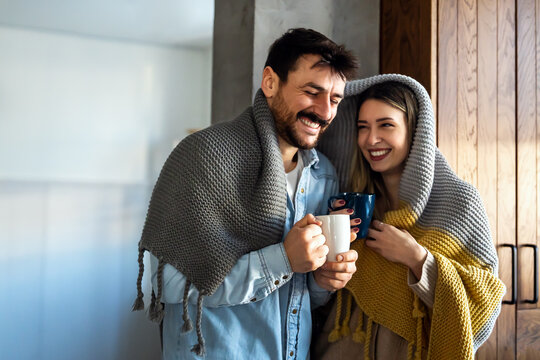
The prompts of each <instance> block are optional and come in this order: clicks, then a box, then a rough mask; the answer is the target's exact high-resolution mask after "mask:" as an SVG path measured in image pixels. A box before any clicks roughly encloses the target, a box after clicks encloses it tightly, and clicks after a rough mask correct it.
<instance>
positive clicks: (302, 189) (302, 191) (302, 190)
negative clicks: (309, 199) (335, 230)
mask: <svg viewBox="0 0 540 360" xmlns="http://www.w3.org/2000/svg"><path fill="white" fill-rule="evenodd" d="M300 192H301V193H302V194H303V193H304V188H301V189H300ZM291 356H292V355H291Z"/></svg>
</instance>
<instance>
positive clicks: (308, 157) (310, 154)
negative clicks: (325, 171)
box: [298, 149, 319, 169]
mask: <svg viewBox="0 0 540 360" xmlns="http://www.w3.org/2000/svg"><path fill="white" fill-rule="evenodd" d="M298 153H299V154H300V156H302V161H303V162H304V167H308V166H313V168H314V169H318V168H319V155H317V150H315V149H309V150H302V149H298Z"/></svg>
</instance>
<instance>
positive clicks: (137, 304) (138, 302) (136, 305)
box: [131, 248, 144, 311]
mask: <svg viewBox="0 0 540 360" xmlns="http://www.w3.org/2000/svg"><path fill="white" fill-rule="evenodd" d="M143 259H144V249H142V248H139V259H138V262H139V275H138V276H137V298H136V299H135V301H134V302H133V307H132V308H131V311H139V310H143V309H144V300H143V296H144V294H143V292H142V278H143V273H144V262H143Z"/></svg>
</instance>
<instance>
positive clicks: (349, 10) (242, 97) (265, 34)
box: [212, 0, 380, 123]
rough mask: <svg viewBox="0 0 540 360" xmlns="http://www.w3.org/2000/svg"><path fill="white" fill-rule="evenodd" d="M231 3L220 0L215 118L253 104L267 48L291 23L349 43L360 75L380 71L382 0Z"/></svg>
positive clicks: (216, 28) (253, 0)
mask: <svg viewBox="0 0 540 360" xmlns="http://www.w3.org/2000/svg"><path fill="white" fill-rule="evenodd" d="M232 3H238V2H236V1H233V0H225V1H223V2H222V1H216V13H215V20H214V21H215V22H214V34H215V36H216V37H215V39H216V42H217V39H218V36H219V38H220V39H221V41H220V43H221V44H220V45H217V44H216V42H215V43H214V46H215V47H214V54H213V56H214V77H213V86H212V87H213V91H212V94H213V99H212V123H215V122H219V121H224V120H227V119H232V118H234V117H235V116H237V115H238V114H240V113H241V112H242V111H243V110H244V109H245V108H246V107H247V106H249V105H251V102H252V99H253V96H254V94H255V92H256V91H257V90H258V89H259V87H260V83H261V78H262V70H263V67H264V63H265V61H266V56H267V54H268V48H269V47H270V45H271V44H272V42H273V41H274V40H275V39H276V38H278V37H280V36H281V35H282V34H283V33H284V32H285V31H287V30H288V29H290V28H293V27H306V28H312V29H315V30H317V31H319V32H321V33H323V34H325V35H326V36H328V37H330V38H331V39H333V40H334V41H335V42H337V43H343V44H345V45H346V46H347V47H348V48H349V49H351V50H352V51H353V52H354V53H355V54H356V55H357V56H358V57H359V63H360V69H359V77H366V76H371V75H375V74H378V73H379V7H380V3H379V1H378V0H375V1H372V0H360V1H358V0H243V1H242V6H241V7H239V9H237V10H236V11H235V12H231V11H230V9H231V7H230V6H231V4H232ZM240 9H241V10H240ZM246 19H248V20H249V21H246ZM227 33H228V35H225V34H227ZM217 46H219V49H217ZM216 49H217V50H216ZM246 52H249V53H250V54H251V56H250V55H249V54H246ZM239 54H241V57H240V58H239V56H238V55H239ZM225 64H226V65H225ZM250 66H251V67H250ZM225 67H226V69H227V70H226V71H224V70H223V69H224V68H225Z"/></svg>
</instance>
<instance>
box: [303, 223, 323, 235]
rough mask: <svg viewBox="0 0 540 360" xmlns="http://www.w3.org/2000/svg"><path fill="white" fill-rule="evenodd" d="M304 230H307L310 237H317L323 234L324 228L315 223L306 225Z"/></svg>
mask: <svg viewBox="0 0 540 360" xmlns="http://www.w3.org/2000/svg"><path fill="white" fill-rule="evenodd" d="M304 230H306V235H307V236H310V237H315V236H317V235H321V234H322V228H321V227H320V226H319V225H315V224H310V225H306V226H305V227H304Z"/></svg>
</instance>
